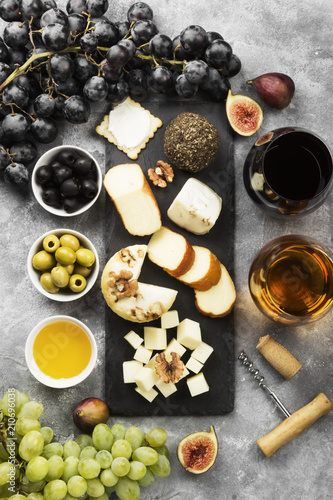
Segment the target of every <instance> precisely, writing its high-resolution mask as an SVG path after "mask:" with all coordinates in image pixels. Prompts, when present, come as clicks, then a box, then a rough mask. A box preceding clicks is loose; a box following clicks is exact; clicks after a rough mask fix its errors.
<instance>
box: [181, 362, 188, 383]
mask: <svg viewBox="0 0 333 500" xmlns="http://www.w3.org/2000/svg"><path fill="white" fill-rule="evenodd" d="M189 374H190V372H189V371H188V369H187V368H186V365H184V370H183V375H182V376H181V377H180V379H179V380H181V379H182V378H185V377H187V375H189Z"/></svg>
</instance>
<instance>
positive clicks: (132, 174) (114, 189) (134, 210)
mask: <svg viewBox="0 0 333 500" xmlns="http://www.w3.org/2000/svg"><path fill="white" fill-rule="evenodd" d="M104 186H105V189H106V190H107V192H108V194H109V196H110V197H111V199H112V200H113V202H114V204H115V206H116V208H117V211H118V213H119V215H120V217H121V219H122V221H123V224H124V226H125V228H126V229H127V231H128V232H129V233H130V234H133V235H135V236H145V235H150V234H153V233H154V232H155V231H157V230H158V229H159V228H160V227H161V213H160V210H159V207H158V205H157V202H156V199H155V196H154V194H153V192H152V190H151V188H150V186H149V184H148V182H147V179H146V178H145V176H144V174H143V171H142V169H141V167H140V165H137V164H136V163H125V164H122V165H117V166H115V167H112V168H110V169H109V170H108V172H107V173H106V174H105V176H104Z"/></svg>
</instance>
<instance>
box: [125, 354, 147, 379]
mask: <svg viewBox="0 0 333 500" xmlns="http://www.w3.org/2000/svg"><path fill="white" fill-rule="evenodd" d="M142 367H143V363H141V361H136V360H134V359H132V360H131V361H124V362H123V377H124V383H125V384H130V383H132V382H134V377H135V375H136V374H137V372H138V371H139V370H140V369H141V368H142Z"/></svg>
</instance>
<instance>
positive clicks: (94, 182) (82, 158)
mask: <svg viewBox="0 0 333 500" xmlns="http://www.w3.org/2000/svg"><path fill="white" fill-rule="evenodd" d="M31 187H32V192H33V194H34V196H35V198H36V200H37V201H38V203H39V204H40V205H41V206H42V207H43V208H44V209H45V210H47V211H48V212H50V213H52V214H54V215H59V216H61V217H71V216H74V215H79V214H81V213H83V212H85V211H86V210H88V209H89V208H90V207H91V206H92V205H93V204H94V203H95V202H96V200H97V198H98V197H99V194H100V192H101V188H102V173H101V169H100V166H99V164H98V162H97V161H96V160H95V158H94V157H93V156H92V155H91V154H90V153H88V151H85V150H84V149H82V148H80V147H78V146H71V145H63V146H56V147H55V148H51V149H49V150H48V151H46V152H45V153H44V154H43V155H42V156H41V157H40V158H39V160H38V161H37V162H36V165H35V167H34V169H33V171H32V175H31Z"/></svg>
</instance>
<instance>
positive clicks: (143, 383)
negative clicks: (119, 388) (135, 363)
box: [134, 366, 159, 391]
mask: <svg viewBox="0 0 333 500" xmlns="http://www.w3.org/2000/svg"><path fill="white" fill-rule="evenodd" d="M158 380H159V376H158V375H157V374H156V373H155V371H154V370H153V369H152V368H146V367H145V366H144V367H143V368H141V369H140V370H139V371H138V372H137V373H136V374H135V376H134V382H135V383H136V385H137V386H138V387H139V389H141V390H143V391H149V390H150V389H151V388H152V387H153V386H154V385H155V384H156V382H157V381H158Z"/></svg>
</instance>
